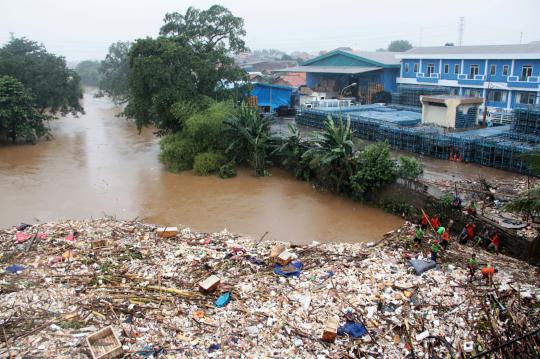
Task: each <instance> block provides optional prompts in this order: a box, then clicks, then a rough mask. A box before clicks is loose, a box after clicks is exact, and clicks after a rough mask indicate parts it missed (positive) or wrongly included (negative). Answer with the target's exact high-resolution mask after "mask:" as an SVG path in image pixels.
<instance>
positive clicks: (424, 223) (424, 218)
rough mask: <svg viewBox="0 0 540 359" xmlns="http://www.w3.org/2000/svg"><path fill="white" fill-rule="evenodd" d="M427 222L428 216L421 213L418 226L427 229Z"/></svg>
mask: <svg viewBox="0 0 540 359" xmlns="http://www.w3.org/2000/svg"><path fill="white" fill-rule="evenodd" d="M428 223H429V218H428V216H427V215H426V214H425V213H424V214H423V215H422V219H421V220H420V226H421V228H422V230H423V231H425V230H426V229H427V226H428Z"/></svg>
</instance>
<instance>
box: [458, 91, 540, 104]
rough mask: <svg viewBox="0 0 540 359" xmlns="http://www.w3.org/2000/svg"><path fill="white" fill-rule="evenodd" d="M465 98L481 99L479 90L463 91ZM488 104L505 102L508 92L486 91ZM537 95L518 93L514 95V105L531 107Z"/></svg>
mask: <svg viewBox="0 0 540 359" xmlns="http://www.w3.org/2000/svg"><path fill="white" fill-rule="evenodd" d="M463 94H464V95H465V96H474V97H482V90H481V89H465V90H464V91H463ZM487 96H488V101H489V102H505V103H506V101H507V100H508V92H506V91H499V90H488V95H487ZM536 96H537V94H536V93H534V92H518V93H517V94H516V103H517V104H521V105H533V104H535V103H536Z"/></svg>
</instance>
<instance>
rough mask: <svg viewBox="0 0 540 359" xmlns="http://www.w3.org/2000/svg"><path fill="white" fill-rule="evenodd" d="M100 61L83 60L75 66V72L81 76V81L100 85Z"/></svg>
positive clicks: (89, 84)
mask: <svg viewBox="0 0 540 359" xmlns="http://www.w3.org/2000/svg"><path fill="white" fill-rule="evenodd" d="M98 70H99V61H92V60H85V61H81V62H79V63H78V64H77V66H76V67H75V72H77V74H78V75H79V77H80V78H81V82H82V83H83V84H84V85H87V86H97V85H99V71H98Z"/></svg>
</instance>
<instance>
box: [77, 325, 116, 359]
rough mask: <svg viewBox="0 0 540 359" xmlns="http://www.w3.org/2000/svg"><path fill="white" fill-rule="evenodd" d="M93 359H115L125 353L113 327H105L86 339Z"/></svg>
mask: <svg viewBox="0 0 540 359" xmlns="http://www.w3.org/2000/svg"><path fill="white" fill-rule="evenodd" d="M86 344H87V345H88V347H89V348H90V354H92V359H113V358H117V357H119V356H121V355H122V354H123V353H124V350H123V349H122V343H120V340H118V337H117V336H116V334H115V333H114V330H113V329H112V327H111V326H108V327H105V328H103V329H101V330H99V331H97V332H95V333H94V334H90V335H89V336H87V337H86Z"/></svg>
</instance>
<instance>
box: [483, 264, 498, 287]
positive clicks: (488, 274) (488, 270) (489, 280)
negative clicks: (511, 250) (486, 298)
mask: <svg viewBox="0 0 540 359" xmlns="http://www.w3.org/2000/svg"><path fill="white" fill-rule="evenodd" d="M481 272H482V277H484V279H485V280H486V284H487V285H491V284H493V276H494V275H495V273H497V270H496V269H495V268H493V266H492V265H491V264H490V263H488V265H487V266H485V267H483V268H482V269H481Z"/></svg>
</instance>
